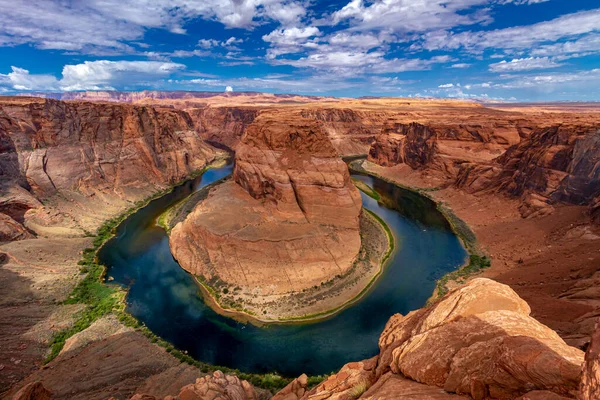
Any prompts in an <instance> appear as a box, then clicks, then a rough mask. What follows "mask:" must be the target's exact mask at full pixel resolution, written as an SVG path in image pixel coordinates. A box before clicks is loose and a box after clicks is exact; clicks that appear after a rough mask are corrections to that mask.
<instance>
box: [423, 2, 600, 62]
mask: <svg viewBox="0 0 600 400" xmlns="http://www.w3.org/2000/svg"><path fill="white" fill-rule="evenodd" d="M596 31H600V9H595V10H590V11H581V12H578V13H574V14H567V15H563V16H561V17H558V18H555V19H553V20H550V21H544V22H539V23H536V24H533V25H527V26H517V27H512V28H505V29H496V30H492V31H479V32H461V33H457V34H454V33H452V32H447V31H439V30H438V31H435V32H430V33H427V34H425V35H424V41H423V43H422V44H419V45H416V46H413V49H418V48H420V47H421V46H422V47H423V48H425V49H427V50H456V49H460V48H464V49H466V50H469V51H472V52H481V51H483V50H484V49H487V48H497V49H527V48H532V47H533V46H535V45H537V44H543V43H545V42H555V41H558V40H561V39H564V38H570V37H574V36H577V35H583V34H587V33H591V32H596Z"/></svg>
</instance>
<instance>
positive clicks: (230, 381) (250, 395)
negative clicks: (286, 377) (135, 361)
mask: <svg viewBox="0 0 600 400" xmlns="http://www.w3.org/2000/svg"><path fill="white" fill-rule="evenodd" d="M264 398H266V397H265V395H264V394H263V393H258V392H257V391H256V390H255V389H254V387H253V386H252V385H251V384H250V383H248V382H247V381H241V380H240V379H239V378H238V377H236V376H232V375H225V374H223V373H222V372H221V371H215V372H214V373H213V374H212V375H207V376H203V377H201V378H198V379H196V382H195V383H192V384H189V385H187V386H184V387H182V388H181V390H180V391H179V394H178V395H177V396H166V397H164V400H177V399H181V400H259V399H264ZM130 400H160V398H157V397H155V396H151V395H147V394H135V395H134V396H132V397H131V398H130Z"/></svg>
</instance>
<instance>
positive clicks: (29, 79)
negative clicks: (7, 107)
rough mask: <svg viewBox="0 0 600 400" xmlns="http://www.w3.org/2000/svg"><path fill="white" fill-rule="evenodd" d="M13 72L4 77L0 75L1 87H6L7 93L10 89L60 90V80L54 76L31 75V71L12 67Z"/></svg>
mask: <svg viewBox="0 0 600 400" xmlns="http://www.w3.org/2000/svg"><path fill="white" fill-rule="evenodd" d="M11 68H12V72H10V73H8V74H6V75H3V74H0V86H4V85H5V86H4V89H6V90H5V91H7V90H9V88H12V89H15V90H56V89H58V86H59V85H58V80H57V79H56V77H54V76H53V75H45V74H38V75H35V74H34V75H31V74H30V73H29V71H27V70H25V69H23V68H17V67H11Z"/></svg>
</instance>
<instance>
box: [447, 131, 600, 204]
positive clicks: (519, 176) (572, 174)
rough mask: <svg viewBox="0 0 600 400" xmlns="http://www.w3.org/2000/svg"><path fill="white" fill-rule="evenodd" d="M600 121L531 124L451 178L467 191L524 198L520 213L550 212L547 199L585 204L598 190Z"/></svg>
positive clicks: (599, 174)
mask: <svg viewBox="0 0 600 400" xmlns="http://www.w3.org/2000/svg"><path fill="white" fill-rule="evenodd" d="M599 161H600V125H597V124H596V125H594V124H586V125H555V126H551V127H548V128H539V129H536V130H535V131H534V132H533V133H532V134H531V136H530V137H529V138H527V139H525V140H523V141H522V142H521V143H519V144H518V145H516V146H513V147H511V148H510V149H508V150H507V151H506V153H504V154H503V155H502V156H500V157H498V158H497V159H495V160H493V161H492V162H490V163H483V164H475V163H467V164H464V165H463V166H462V167H461V170H460V172H459V174H458V178H457V180H456V185H457V186H458V187H461V188H464V189H466V190H468V191H470V192H473V193H478V192H485V191H502V192H506V193H508V194H510V195H513V196H520V197H522V198H523V199H524V206H523V215H524V216H530V215H539V212H538V211H542V215H543V214H547V213H548V212H551V206H550V205H551V204H552V203H556V202H564V203H570V204H578V205H587V204H589V205H590V206H591V207H590V211H591V212H592V214H594V213H595V211H596V209H597V206H596V204H597V203H596V199H597V198H598V196H599V194H600V163H599Z"/></svg>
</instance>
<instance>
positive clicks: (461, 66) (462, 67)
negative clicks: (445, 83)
mask: <svg viewBox="0 0 600 400" xmlns="http://www.w3.org/2000/svg"><path fill="white" fill-rule="evenodd" d="M470 66H471V64H467V63H458V64H452V65H451V66H450V68H458V69H464V68H469V67H470Z"/></svg>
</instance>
